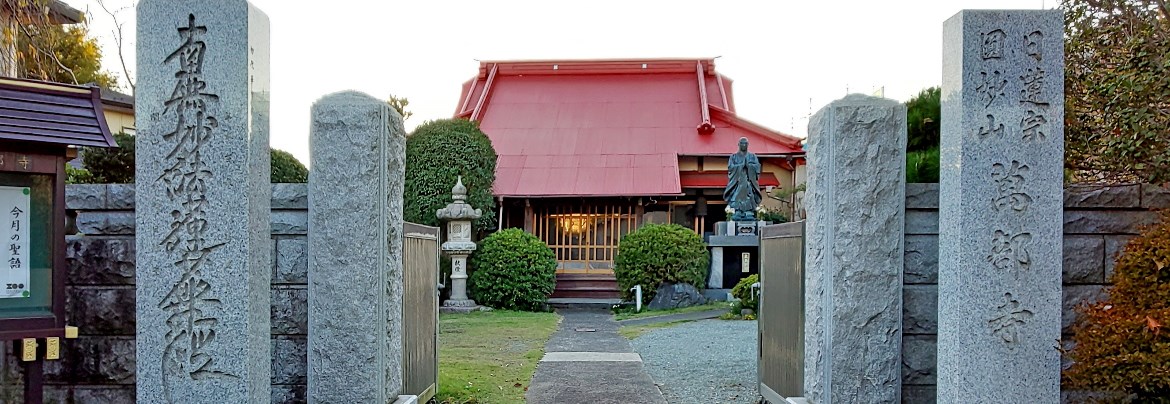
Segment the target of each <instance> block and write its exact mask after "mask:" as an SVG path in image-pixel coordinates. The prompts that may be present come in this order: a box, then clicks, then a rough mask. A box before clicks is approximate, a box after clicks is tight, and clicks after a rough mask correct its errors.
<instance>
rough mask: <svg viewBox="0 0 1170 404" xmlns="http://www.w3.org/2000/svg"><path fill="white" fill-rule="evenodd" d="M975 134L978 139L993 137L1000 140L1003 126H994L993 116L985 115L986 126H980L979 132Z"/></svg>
mask: <svg viewBox="0 0 1170 404" xmlns="http://www.w3.org/2000/svg"><path fill="white" fill-rule="evenodd" d="M975 134H976V135H977V136H979V138H980V139H984V138H987V137H988V136H995V137H997V138H1000V139H1002V138H1003V124H1002V123H1001V124H999V125H996V124H995V116H992V115H987V126H980V127H979V131H978V132H975Z"/></svg>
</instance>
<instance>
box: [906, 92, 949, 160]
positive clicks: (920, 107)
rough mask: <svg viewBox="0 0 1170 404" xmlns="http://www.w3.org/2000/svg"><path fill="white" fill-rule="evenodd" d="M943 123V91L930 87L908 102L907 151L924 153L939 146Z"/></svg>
mask: <svg viewBox="0 0 1170 404" xmlns="http://www.w3.org/2000/svg"><path fill="white" fill-rule="evenodd" d="M941 122H942V89H940V88H938V87H930V88H927V89H924V90H922V91H920V92H918V95H916V96H914V97H913V98H911V99H910V100H908V101H906V150H907V151H912V152H915V151H923V150H930V149H936V148H938V146H939V142H940V140H941V137H939V123H941Z"/></svg>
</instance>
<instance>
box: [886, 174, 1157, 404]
mask: <svg viewBox="0 0 1170 404" xmlns="http://www.w3.org/2000/svg"><path fill="white" fill-rule="evenodd" d="M938 192H939V191H938V184H907V185H906V250H905V270H904V272H903V280H902V282H903V284H904V287H903V289H902V297H903V306H902V333H903V336H902V401H903V402H904V403H933V402H935V377H936V373H935V363H936V352H937V348H936V343H937V338H936V335H937V333H938V196H939V195H938ZM1064 206H1065V208H1064V263H1063V272H1064V277H1063V291H1064V294H1063V301H1064V310H1063V316H1062V319H1061V324H1062V327H1063V328H1062V333H1063V334H1064V336H1065V338H1066V339H1067V338H1068V336H1069V332H1070V326H1071V324H1072V322H1073V320H1074V318H1075V317H1074V316H1075V312H1074V311H1073V310H1074V308H1075V307H1076V306H1077V305H1079V304H1081V303H1082V302H1087V301H1092V300H1094V299H1097V298H1099V297H1101V296H1103V292H1104V289H1105V287H1106V286H1107V285H1108V280H1109V278H1110V276H1111V275H1112V272H1113V261H1114V257H1115V255H1116V254H1117V252H1118V251H1120V250H1121V249H1122V248H1123V247H1124V246H1125V243H1126V242H1127V241H1128V240H1129V239H1130V238H1131V237H1133V236H1134V235H1136V234H1137V233H1138V231H1139V230H1140V228H1141V227H1142V226H1144V225H1148V224H1152V223H1154V222H1155V221H1157V213H1156V212H1154V211H1153V209H1165V208H1170V188H1167V187H1159V186H1153V185H1141V184H1133V185H1124V186H1113V187H1099V186H1074V187H1069V188H1067V189H1065V196H1064Z"/></svg>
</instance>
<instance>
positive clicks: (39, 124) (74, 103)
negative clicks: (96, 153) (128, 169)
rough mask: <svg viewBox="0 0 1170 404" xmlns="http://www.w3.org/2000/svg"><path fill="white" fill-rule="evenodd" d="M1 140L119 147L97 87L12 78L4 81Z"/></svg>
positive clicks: (0, 88) (0, 90) (0, 80)
mask: <svg viewBox="0 0 1170 404" xmlns="http://www.w3.org/2000/svg"><path fill="white" fill-rule="evenodd" d="M0 140H11V141H20V142H34V143H38V142H39V143H53V144H61V145H71V146H96V147H117V143H116V142H115V141H114V137H113V135H111V134H110V129H109V127H108V126H107V125H106V118H105V114H104V113H103V110H102V102H101V93H100V90H99V89H98V88H97V87H82V86H73V85H66V84H61V83H51V82H44V81H35V80H18V79H9V78H0Z"/></svg>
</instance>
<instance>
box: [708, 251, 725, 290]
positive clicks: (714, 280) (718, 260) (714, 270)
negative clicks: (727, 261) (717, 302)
mask: <svg viewBox="0 0 1170 404" xmlns="http://www.w3.org/2000/svg"><path fill="white" fill-rule="evenodd" d="M710 272H711V275H710V276H709V277H708V278H707V288H708V289H723V247H711V268H710Z"/></svg>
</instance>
